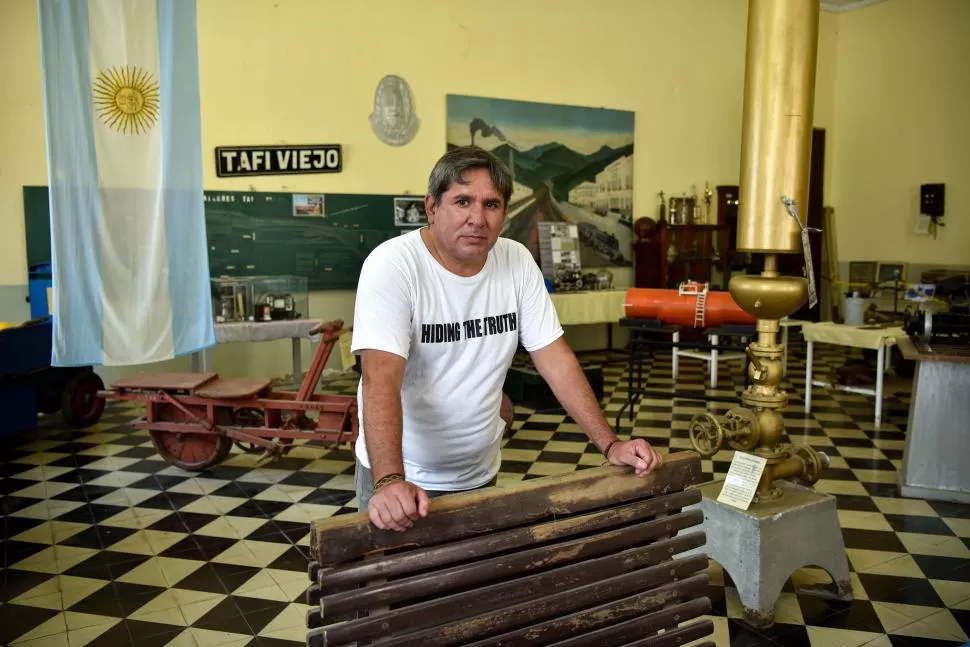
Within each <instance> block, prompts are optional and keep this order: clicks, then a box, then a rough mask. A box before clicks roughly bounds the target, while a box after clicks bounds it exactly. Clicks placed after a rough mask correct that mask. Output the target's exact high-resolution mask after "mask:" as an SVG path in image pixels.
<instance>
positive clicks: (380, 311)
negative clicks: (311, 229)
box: [351, 229, 563, 491]
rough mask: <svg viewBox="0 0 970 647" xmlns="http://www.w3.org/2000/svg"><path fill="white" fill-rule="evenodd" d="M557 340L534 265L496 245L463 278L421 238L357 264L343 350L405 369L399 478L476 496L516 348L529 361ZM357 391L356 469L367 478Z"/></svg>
mask: <svg viewBox="0 0 970 647" xmlns="http://www.w3.org/2000/svg"><path fill="white" fill-rule="evenodd" d="M562 334H563V331H562V326H561V325H560V323H559V317H558V316H557V315H556V310H555V308H554V306H553V304H552V300H551V299H550V298H549V293H548V291H547V290H546V287H545V283H544V281H543V278H542V273H541V271H540V269H539V266H538V265H537V264H536V262H535V259H534V258H533V257H532V255H531V254H530V253H529V251H528V250H527V249H526V248H525V246H523V245H522V244H520V243H517V242H515V241H512V240H509V239H507V238H499V239H498V241H497V242H496V244H495V246H494V247H493V248H492V250H491V251H490V252H489V254H488V260H487V261H486V262H485V266H484V267H483V268H482V270H481V271H480V272H479V273H478V274H476V275H475V276H470V277H462V276H458V275H456V274H453V273H451V272H449V271H448V270H446V269H445V268H444V267H442V266H441V264H440V263H438V261H437V260H436V259H435V258H434V257H433V256H432V255H431V252H430V251H429V250H428V248H427V246H426V245H425V243H424V241H423V240H422V239H421V234H420V230H419V229H416V230H414V231H412V232H409V233H407V234H404V235H402V236H398V237H397V238H394V239H392V240H388V241H386V242H384V243H382V244H381V245H379V246H378V247H377V248H376V249H374V250H373V251H372V252H371V253H370V255H369V256H368V257H367V259H366V260H365V261H364V265H363V268H362V270H361V273H360V281H359V283H358V285H357V304H356V310H355V312H354V330H353V342H352V345H351V350H352V352H354V353H357V354H359V352H360V350H361V349H375V350H382V351H386V352H389V353H395V354H397V355H400V356H401V357H404V358H405V359H406V360H407V364H406V366H405V371H404V381H403V386H402V389H401V405H402V413H403V423H404V425H403V434H402V450H403V458H404V471H405V478H406V479H407V480H408V481H410V482H412V483H414V484H415V485H417V486H419V487H421V488H424V489H426V490H442V491H454V490H463V489H469V488H474V487H479V486H481V485H483V484H485V483H487V482H488V481H489V480H491V479H492V477H494V476H495V474H496V473H497V472H498V470H499V466H500V465H501V460H502V459H501V442H502V432H503V430H504V427H505V425H504V422H503V421H502V418H501V416H500V415H499V411H500V407H501V403H502V387H503V385H504V383H505V376H506V373H507V371H508V369H509V367H510V365H511V363H512V358H513V355H514V354H515V352H516V350H517V349H518V345H519V343H520V342H521V344H522V346H523V347H524V348H525V349H526V350H528V351H530V352H531V351H534V350H537V349H540V348H542V347H543V346H546V345H548V344H550V343H552V342H553V341H555V340H556V339H558V338H559V337H560V336H561V335H562ZM362 393H363V384H362V383H361V385H359V386H358V389H357V400H358V414H359V417H360V435H359V440H358V442H357V444H356V454H357V457H358V459H359V460H360V461H361V463H363V464H364V465H365V466H366V467H368V468H370V465H371V463H370V460H369V458H368V456H367V442H366V434H367V430H366V429H365V426H364V417H365V415H366V414H365V406H366V403H365V402H364V401H363V397H362Z"/></svg>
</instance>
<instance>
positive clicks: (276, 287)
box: [212, 275, 310, 323]
mask: <svg viewBox="0 0 970 647" xmlns="http://www.w3.org/2000/svg"><path fill="white" fill-rule="evenodd" d="M212 308H213V315H214V317H215V321H216V323H232V322H239V321H251V322H260V321H281V320H291V319H306V318H307V317H308V313H309V309H310V295H309V291H308V286H307V279H306V277H303V276H285V275H284V276H233V277H228V276H222V277H218V278H213V279H212Z"/></svg>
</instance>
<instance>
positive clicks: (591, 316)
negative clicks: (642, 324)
mask: <svg viewBox="0 0 970 647" xmlns="http://www.w3.org/2000/svg"><path fill="white" fill-rule="evenodd" d="M549 296H550V297H551V298H552V305H553V306H554V307H555V308H556V314H557V315H559V323H561V324H562V325H564V326H579V325H582V324H603V323H616V322H618V321H619V320H620V319H622V318H623V317H624V316H626V315H625V314H624V312H623V302H624V300H625V299H626V290H602V291H593V292H553V293H552V294H550V295H549Z"/></svg>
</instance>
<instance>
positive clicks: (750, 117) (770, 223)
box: [689, 0, 828, 503]
mask: <svg viewBox="0 0 970 647" xmlns="http://www.w3.org/2000/svg"><path fill="white" fill-rule="evenodd" d="M819 9H820V7H819V0H749V3H748V36H747V39H748V40H747V55H746V59H745V83H744V109H743V113H744V117H743V125H742V136H741V137H742V148H741V184H740V194H739V213H738V243H737V249H738V251H740V252H755V253H763V254H766V256H765V263H764V271H763V272H762V273H761V275H760V276H734V277H732V278H731V280H730V282H729V284H728V291H729V292H730V295H731V297H732V298H733V300H734V302H735V303H736V304H737V306H738V307H739V308H740V309H741V310H742V311H744V312H745V313H746V314H747V315H749V316H751V317H753V318H756V319H757V324H756V329H757V332H758V336H757V339H756V340H755V341H754V342H752V343H751V344H750V345H749V346H748V349H747V354H748V359H749V360H750V361H749V364H748V375H749V377H750V378H751V384H750V385H749V386H748V387H747V388H746V389H745V391H744V392H743V393H742V395H741V405H742V406H741V407H738V408H735V409H732V410H731V411H729V412H728V414H727V415H726V416H725V417H724V420H723V421H719V420H718V419H717V418H715V417H714V416H712V415H711V414H708V413H703V414H699V415H698V416H696V417H695V418H694V419H693V420H692V421H691V424H690V427H689V433H690V440H691V444H692V445H693V447H694V449H695V450H697V451H698V452H699V453H701V454H702V455H704V456H713V455H714V454H716V453H717V452H718V451H719V450H720V449H721V448H722V446H723V444H724V443H725V442H727V443H728V444H729V445H730V446H731V447H732V448H734V449H736V450H741V451H751V452H752V453H754V454H755V455H757V456H760V457H762V458H764V459H765V460H766V465H765V469H764V472H763V473H762V475H761V481H760V482H759V484H758V489H757V492H756V494H755V500H754V502H755V503H757V502H760V501H769V500H772V499H777V498H778V497H780V496H782V494H783V493H784V488H781V487H778V486H776V485H775V481H778V480H782V479H797V480H799V481H801V482H802V483H804V484H805V485H812V484H814V483H815V482H816V481H817V480H818V478H819V476H820V474H821V471H822V469H823V468H824V467H825V466H826V465H827V464H828V460H827V457H826V456H825V455H824V454H822V453H820V452H817V451H816V450H814V449H812V448H811V447H808V446H794V445H785V444H782V439H783V437H784V433H785V421H784V417H783V416H782V412H783V411H784V410H785V408H787V406H788V394H787V393H786V392H785V391H784V390H782V389H781V380H782V375H783V370H782V355H783V351H784V347H783V346H782V344H780V343H779V340H778V333H779V330H780V326H779V320H781V319H783V318H784V317H787V316H789V315H791V314H792V313H793V312H795V311H796V310H798V309H799V308H800V307H801V306H802V304H804V303H805V302H806V300H808V301H809V303H811V302H812V296H813V295H812V293H811V286H810V285H809V284H808V283H807V281H806V280H805V279H803V278H799V277H789V276H780V275H779V274H778V270H777V268H778V259H777V256H776V254H779V253H786V254H794V253H801V252H802V248H803V246H804V240H805V238H806V237H807V235H806V234H805V231H803V229H802V226H801V222H800V221H799V220H798V218H797V217H795V216H793V213H795V212H794V211H793V207H794V205H805V204H806V203H807V201H808V178H809V160H810V152H811V136H812V110H813V104H814V95H815V62H816V48H817V41H818V22H819Z"/></svg>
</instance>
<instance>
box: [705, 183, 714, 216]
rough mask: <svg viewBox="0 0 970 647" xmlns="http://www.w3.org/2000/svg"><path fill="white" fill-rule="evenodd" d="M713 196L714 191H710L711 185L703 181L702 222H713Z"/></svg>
mask: <svg viewBox="0 0 970 647" xmlns="http://www.w3.org/2000/svg"><path fill="white" fill-rule="evenodd" d="M713 197H714V192H713V191H711V185H710V184H708V183H707V182H704V224H707V225H713V224H714V222H713V221H712V220H711V199H712V198H713Z"/></svg>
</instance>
